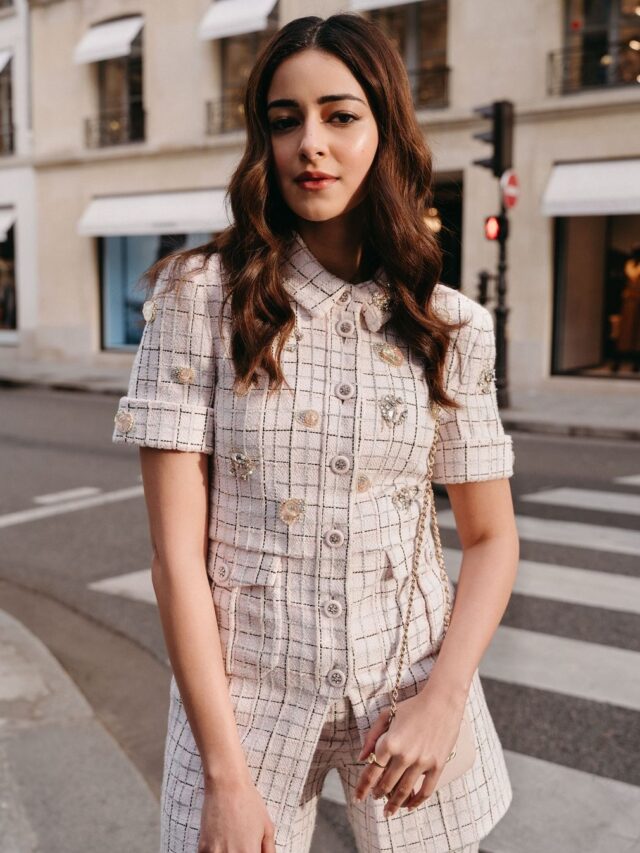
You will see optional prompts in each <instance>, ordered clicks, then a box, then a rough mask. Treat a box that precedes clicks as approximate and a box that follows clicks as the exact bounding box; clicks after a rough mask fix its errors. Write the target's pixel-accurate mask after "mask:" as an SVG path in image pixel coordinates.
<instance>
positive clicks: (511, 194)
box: [500, 169, 520, 207]
mask: <svg viewBox="0 0 640 853" xmlns="http://www.w3.org/2000/svg"><path fill="white" fill-rule="evenodd" d="M500 190H501V191H502V200H503V202H504V204H505V207H515V206H516V202H517V201H518V195H519V194H520V184H519V182H518V176H517V175H516V173H515V172H514V171H513V169H506V170H505V171H504V172H503V173H502V175H501V176H500Z"/></svg>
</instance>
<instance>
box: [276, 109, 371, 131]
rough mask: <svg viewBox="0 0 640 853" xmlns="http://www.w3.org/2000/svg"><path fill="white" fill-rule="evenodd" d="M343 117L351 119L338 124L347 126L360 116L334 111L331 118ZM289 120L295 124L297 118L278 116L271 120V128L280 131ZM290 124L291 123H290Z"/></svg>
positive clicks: (284, 128)
mask: <svg viewBox="0 0 640 853" xmlns="http://www.w3.org/2000/svg"><path fill="white" fill-rule="evenodd" d="M334 118H341V119H345V118H346V119H350V121H339V122H338V124H340V125H342V126H346V125H348V124H352V123H353V122H354V121H358V116H354V115H351V113H334V114H333V115H332V116H331V119H332V120H333V119H334ZM287 122H293V123H294V124H295V122H296V119H294V118H277V119H275V120H274V121H272V122H271V124H270V127H271V130H273V131H275V132H278V131H279V130H286V129H287V126H288V125H287ZM289 126H290V125H289Z"/></svg>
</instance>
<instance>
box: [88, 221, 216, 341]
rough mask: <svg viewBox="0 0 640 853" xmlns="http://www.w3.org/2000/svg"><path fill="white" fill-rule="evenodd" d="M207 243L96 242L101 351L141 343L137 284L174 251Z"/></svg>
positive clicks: (199, 237) (173, 238)
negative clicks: (98, 271)
mask: <svg viewBox="0 0 640 853" xmlns="http://www.w3.org/2000/svg"><path fill="white" fill-rule="evenodd" d="M210 240H211V234H162V235H154V234H149V235H143V236H126V237H101V238H99V251H100V257H101V270H102V309H103V310H102V340H103V347H104V348H107V349H109V348H114V347H115V348H134V347H136V346H137V345H138V343H139V342H140V337H141V335H142V329H143V327H144V319H143V317H142V313H141V309H142V303H143V302H144V296H145V291H144V289H143V288H142V287H141V286H140V285H139V281H140V278H141V276H142V275H143V274H144V272H145V271H146V270H147V269H148V268H149V267H150V266H151V264H153V263H155V261H157V260H159V259H160V258H163V257H165V255H168V254H169V253H170V252H172V251H175V250H176V249H183V248H184V249H189V248H193V247H195V246H201V245H203V244H204V243H208V242H209V241H210Z"/></svg>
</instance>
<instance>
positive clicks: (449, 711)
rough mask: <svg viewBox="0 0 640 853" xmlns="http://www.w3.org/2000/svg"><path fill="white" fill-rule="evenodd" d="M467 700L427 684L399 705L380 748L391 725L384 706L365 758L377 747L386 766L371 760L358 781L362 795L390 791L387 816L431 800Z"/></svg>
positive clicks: (370, 734) (358, 792) (359, 795)
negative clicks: (377, 744)
mask: <svg viewBox="0 0 640 853" xmlns="http://www.w3.org/2000/svg"><path fill="white" fill-rule="evenodd" d="M464 705H465V700H464V698H463V697H462V696H460V695H458V696H456V697H453V696H451V695H449V694H443V693H441V692H437V691H434V690H432V691H430V690H429V687H428V686H425V687H424V688H423V689H422V690H421V691H420V692H419V693H418V694H416V695H415V696H412V697H411V698H409V699H405V700H404V701H403V702H398V703H397V705H396V714H395V716H394V718H393V720H392V722H391V726H390V727H389V730H388V732H387V734H386V736H385V737H384V738H383V739H382V741H381V745H380V746H379V748H378V749H375V745H376V741H377V740H378V738H379V737H380V735H381V734H383V732H385V731H386V729H387V722H388V720H389V710H390V709H389V708H386V709H385V710H384V711H382V712H381V714H380V716H379V717H378V719H377V720H376V721H375V723H374V724H373V726H372V727H371V729H370V730H369V732H368V734H367V737H366V738H365V742H364V745H363V747H362V751H361V752H360V755H359V756H358V759H359V760H360V761H363V760H365V759H366V758H367V756H368V755H369V753H370V752H372V751H373V750H375V754H376V759H377V760H378V761H379V762H380V764H384V765H385V767H384V768H382V767H378V766H377V765H376V764H367V766H366V767H365V769H364V770H363V771H362V774H361V776H360V779H359V780H358V784H357V786H356V791H355V798H356V800H363V799H364V798H365V797H366V796H367V794H368V793H369V792H372V793H373V795H374V797H376V798H378V797H381V796H385V795H387V796H388V797H389V799H388V801H387V803H386V805H385V808H384V814H385V816H388V815H392V814H395V813H396V811H397V810H398V809H399V808H400V807H401V806H406V807H408V808H415V806H417V805H420V803H422V802H424V801H425V800H427V799H428V798H429V797H430V796H431V794H432V793H433V790H434V788H435V786H436V784H437V782H438V779H439V777H440V774H441V773H442V770H443V769H444V765H445V763H446V760H447V758H448V756H449V754H450V753H451V750H452V749H453V747H454V744H455V742H456V740H457V738H458V734H459V731H460V724H461V722H462V715H463V714H464ZM423 773H424V774H425V776H424V780H423V783H422V786H421V787H420V789H419V791H418V792H417V793H415V794H413V793H412V792H413V787H414V785H415V783H416V780H417V779H418V777H419V776H421V775H422V774H423Z"/></svg>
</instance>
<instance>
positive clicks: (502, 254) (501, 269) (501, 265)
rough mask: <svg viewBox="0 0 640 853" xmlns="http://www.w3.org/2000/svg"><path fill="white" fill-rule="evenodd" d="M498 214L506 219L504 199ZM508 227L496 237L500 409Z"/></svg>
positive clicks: (504, 393)
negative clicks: (497, 247) (497, 246)
mask: <svg viewBox="0 0 640 853" xmlns="http://www.w3.org/2000/svg"><path fill="white" fill-rule="evenodd" d="M500 215H501V217H502V218H503V219H504V220H506V217H507V209H506V207H505V204H504V201H501V203H500ZM508 233H509V231H508V228H503V229H501V233H500V236H499V239H498V245H499V255H498V276H497V279H496V284H497V288H496V290H497V302H496V307H495V315H496V391H497V399H498V407H499V408H500V409H504V408H508V407H509V405H510V402H509V386H508V382H507V375H508V371H507V336H506V332H507V315H508V313H509V309H508V308H507V236H508Z"/></svg>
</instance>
